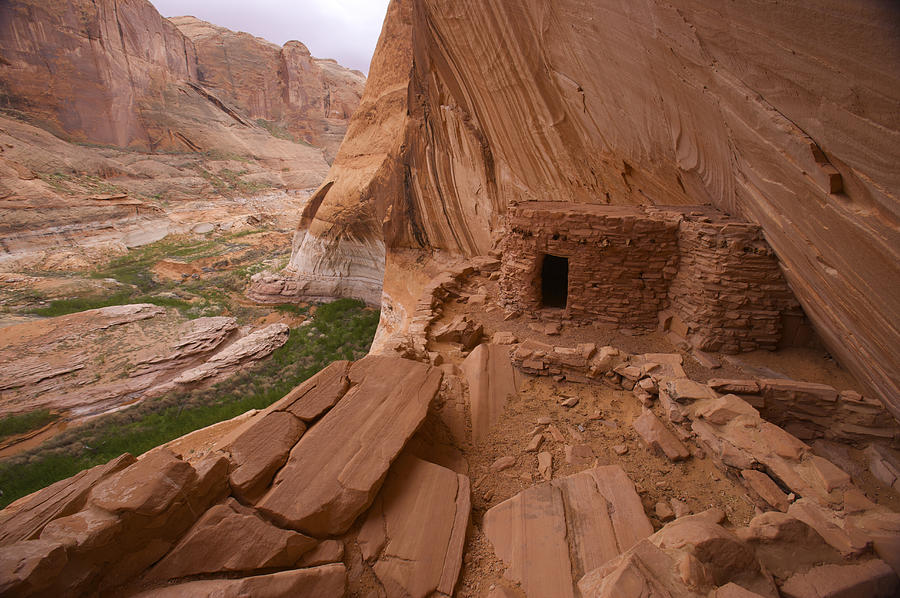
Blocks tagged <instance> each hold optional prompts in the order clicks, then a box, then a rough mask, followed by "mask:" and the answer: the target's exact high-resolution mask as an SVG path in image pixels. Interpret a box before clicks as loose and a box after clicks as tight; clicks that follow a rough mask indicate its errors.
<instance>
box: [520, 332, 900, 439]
mask: <svg viewBox="0 0 900 598" xmlns="http://www.w3.org/2000/svg"><path fill="white" fill-rule="evenodd" d="M672 359H677V361H678V362H679V363H680V361H681V357H680V355H677V354H671V355H669V354H662V355H645V356H633V355H629V354H627V353H624V352H622V351H619V350H618V349H616V348H614V347H600V348H599V349H598V348H597V346H596V345H594V344H593V343H582V344H579V345H577V346H575V347H555V346H553V345H548V344H546V343H541V342H538V341H534V340H528V341H525V342H524V343H521V344H520V345H518V346H517V347H516V349H515V351H514V352H513V354H512V361H513V365H515V366H516V367H518V368H519V369H521V370H522V371H523V372H525V373H527V374H532V375H537V376H565V377H566V379H567V380H570V381H573V382H597V381H601V380H602V381H605V382H607V383H608V384H610V385H612V386H613V387H615V388H622V389H624V390H634V391H635V393H637V394H640V393H641V391H640V390H638V388H639V387H636V383H637V382H638V381H639V380H640V379H641V378H643V377H645V376H647V375H650V373H649V372H650V370H648V368H647V365H646V364H647V363H653V364H656V363H663V362H669V361H671V360H672ZM663 365H664V369H666V370H671V366H665V363H663ZM675 369H676V372H675V373H673V372H671V371H669V372H668V375H669V376H670V377H673V378H678V377H684V373H683V370H682V369H681V367H680V366H678V367H677V368H675ZM660 371H662V370H660ZM656 374H658V372H655V373H654V375H656ZM704 386H707V387H708V388H709V390H710V391H713V392H716V393H721V394H734V395H737V396H738V397H740V398H741V399H742V400H744V401H746V402H747V403H749V404H750V405H751V406H753V407H754V408H755V409H757V410H758V411H759V412H760V414H761V415H762V416H763V417H764V418H765V419H766V420H768V421H771V422H772V423H774V424H776V425H779V426H782V427H784V428H785V429H786V430H788V431H789V432H791V433H792V434H794V435H795V436H798V437H799V438H800V439H801V440H806V441H809V440H814V439H816V438H826V439H828V440H839V441H844V442H850V443H854V444H865V443H868V442H892V441H900V429H898V427H897V422H896V421H895V420H894V418H893V417H892V415H891V414H890V413H889V412H888V411H887V410H886V409H885V407H884V405H882V404H881V402H880V401H878V400H876V399H871V398H867V397H864V396H862V395H860V394H859V393H857V392H854V391H850V390H845V391H838V390H837V389H835V388H833V387H831V386H828V385H826V384H817V383H813V382H804V381H800V380H790V379H780V378H778V379H776V378H748V379H742V380H723V379H712V380H710V381H709V382H708V384H706V385H704Z"/></svg>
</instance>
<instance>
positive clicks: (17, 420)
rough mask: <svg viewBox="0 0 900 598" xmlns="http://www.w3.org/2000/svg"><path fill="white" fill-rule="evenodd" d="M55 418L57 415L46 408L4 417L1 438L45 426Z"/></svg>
mask: <svg viewBox="0 0 900 598" xmlns="http://www.w3.org/2000/svg"><path fill="white" fill-rule="evenodd" d="M55 419H56V416H55V415H53V414H52V413H50V412H49V411H47V410H46V409H41V410H39V411H32V412H31V413H23V414H22V415H8V416H6V417H2V418H0V440H3V439H4V438H9V437H10V436H18V435H19V434H24V433H26V432H31V431H32V430H37V429H38V428H43V427H44V426H46V425H47V424H49V423H50V422H52V421H53V420H55Z"/></svg>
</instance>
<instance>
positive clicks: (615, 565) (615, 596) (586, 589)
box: [578, 540, 706, 598]
mask: <svg viewBox="0 0 900 598" xmlns="http://www.w3.org/2000/svg"><path fill="white" fill-rule="evenodd" d="M578 589H579V590H581V595H582V596H584V597H585V598H644V597H647V596H654V597H655V596H672V598H700V597H701V596H703V597H705V596H706V594H705V593H703V594H700V593H697V592H694V591H692V590H691V589H690V588H688V587H687V586H686V585H685V584H684V582H683V581H682V579H681V577H680V576H679V575H678V574H677V566H676V563H675V560H674V559H673V558H672V557H671V556H669V555H668V554H666V552H665V551H663V550H660V549H659V548H658V547H657V546H656V545H655V544H653V543H652V542H650V541H649V540H642V541H640V542H639V543H638V544H637V545H635V546H634V548H632V549H631V550H629V551H628V552H627V553H625V554H624V555H622V556H621V557H619V558H616V559H614V560H613V561H611V562H610V563H608V564H606V565H605V566H602V567H598V568H596V569H594V570H592V571H589V572H588V573H587V574H586V575H585V576H584V577H582V578H581V579H580V580H579V581H578Z"/></svg>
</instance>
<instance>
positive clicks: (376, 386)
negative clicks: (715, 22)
mask: <svg viewBox="0 0 900 598" xmlns="http://www.w3.org/2000/svg"><path fill="white" fill-rule="evenodd" d="M441 376H442V374H441V371H440V370H439V369H437V368H433V367H431V366H428V365H425V364H421V363H417V362H413V361H408V360H405V359H401V358H398V357H384V356H375V355H370V356H368V357H365V358H363V359H362V360H360V361H359V362H357V363H355V364H354V365H353V366H352V367H351V368H350V372H349V378H350V380H351V382H352V383H353V384H354V386H353V387H352V388H351V389H350V390H349V391H348V392H347V394H346V395H344V397H343V398H342V399H341V400H340V401H339V402H338V404H337V405H335V406H334V407H333V408H332V409H331V410H330V411H329V412H328V413H327V414H326V415H325V416H324V417H323V418H322V419H321V420H320V421H319V422H318V423H316V425H315V426H313V427H312V428H311V429H310V430H309V431H308V432H307V433H306V434H305V435H304V436H303V438H301V439H300V441H299V442H298V443H297V444H296V445H295V446H294V448H293V450H292V451H291V455H290V457H289V458H288V461H287V464H286V465H285V466H284V467H283V468H282V469H281V471H280V472H279V473H278V475H277V476H276V477H275V481H274V483H273V485H272V488H271V489H270V490H269V491H268V492H267V493H266V494H265V495H264V496H263V497H262V499H261V500H260V501H259V502H258V505H257V506H258V508H259V509H260V511H262V512H263V513H264V514H265V515H266V516H268V517H271V518H272V519H273V520H274V521H276V522H277V523H278V524H280V525H282V526H285V527H289V528H291V529H296V530H299V531H302V532H306V533H309V534H311V535H313V536H327V535H333V534H338V533H341V532H343V531H346V529H347V528H348V527H350V525H351V524H352V523H353V520H354V519H356V517H357V516H358V515H359V514H360V513H361V512H362V511H364V510H365V509H366V507H368V506H369V504H371V502H372V499H373V498H374V496H375V494H376V492H377V491H378V488H379V487H380V486H381V483H382V482H383V480H384V477H385V475H386V474H387V470H388V468H389V467H390V464H391V463H392V462H393V460H394V459H395V458H396V456H397V455H398V454H399V452H400V451H401V450H402V448H403V446H404V445H405V444H406V442H407V441H408V440H409V439H410V438H411V437H412V435H413V433H414V432H415V431H416V429H417V428H418V427H419V425H421V423H422V421H423V420H424V419H425V414H426V412H427V410H428V406H429V404H430V403H431V401H432V399H434V397H435V396H436V395H437V392H438V389H439V388H440V382H441Z"/></svg>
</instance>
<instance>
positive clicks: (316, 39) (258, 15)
mask: <svg viewBox="0 0 900 598" xmlns="http://www.w3.org/2000/svg"><path fill="white" fill-rule="evenodd" d="M150 1H151V2H152V3H153V5H154V6H156V9H157V10H158V11H159V12H160V13H162V15H163V16H164V17H177V16H182V15H192V16H195V17H197V18H198V19H202V20H204V21H209V22H210V23H213V24H215V25H221V26H222V27H227V28H228V29H233V30H234V31H246V32H247V33H252V34H253V35H256V36H258V37H262V38H264V39H267V40H269V41H270V42H274V43H276V44H278V45H284V43H285V42H287V41H290V40H292V39H296V40H300V41H301V42H303V43H304V44H306V46H307V47H308V48H309V51H310V52H311V53H312V55H313V56H315V57H316V58H334V59H335V60H337V61H338V62H339V63H341V64H342V65H344V66H346V67H349V68H352V69H357V70H360V71H362V72H364V73H366V74H368V73H369V62H370V61H371V60H372V53H373V52H374V51H375V44H376V42H377V41H378V35H379V34H380V33H381V25H382V23H383V22H384V15H385V13H386V12H387V5H388V1H389V0H250V1H249V2H247V1H240V2H237V1H232V0H225V1H223V0H150Z"/></svg>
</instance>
